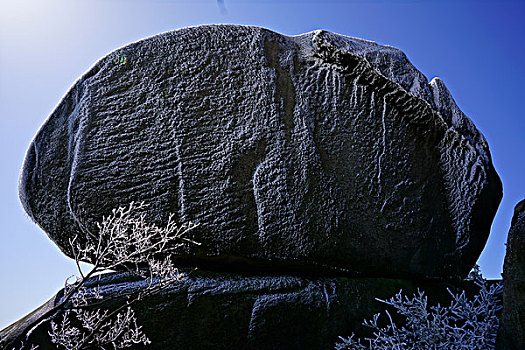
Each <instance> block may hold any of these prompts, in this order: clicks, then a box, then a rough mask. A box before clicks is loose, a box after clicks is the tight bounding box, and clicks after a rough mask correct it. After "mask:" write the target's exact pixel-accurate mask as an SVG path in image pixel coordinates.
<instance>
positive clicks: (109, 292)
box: [0, 271, 476, 350]
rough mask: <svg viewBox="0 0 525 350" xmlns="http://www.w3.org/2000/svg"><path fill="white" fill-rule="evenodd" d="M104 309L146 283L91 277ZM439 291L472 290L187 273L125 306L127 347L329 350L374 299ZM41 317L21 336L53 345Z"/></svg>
mask: <svg viewBox="0 0 525 350" xmlns="http://www.w3.org/2000/svg"><path fill="white" fill-rule="evenodd" d="M95 286H100V290H101V295H102V296H103V297H104V299H103V300H107V302H105V303H104V308H105V309H112V308H115V307H117V306H118V305H122V304H123V303H124V302H125V301H126V297H125V295H126V294H129V293H135V292H139V291H140V290H141V289H143V288H145V286H146V283H145V281H143V280H138V279H137V278H136V277H133V276H131V275H130V274H128V273H108V274H104V275H100V276H97V277H93V278H91V279H90V280H88V282H87V283H86V287H88V290H89V288H93V287H95ZM447 288H449V289H451V290H452V291H454V290H456V289H457V288H461V289H466V290H467V291H469V290H470V291H471V292H473V291H475V289H476V287H475V286H474V285H473V284H472V283H468V282H461V283H459V282H458V283H453V282H437V281H423V282H422V281H417V282H416V281H410V280H401V279H386V278H321V277H294V276H246V275H239V274H231V273H217V272H209V271H193V272H191V273H189V274H188V276H187V277H185V278H184V279H183V280H181V281H180V282H176V283H174V284H172V285H170V286H168V287H165V288H163V289H161V290H160V291H158V292H157V293H155V294H153V295H149V296H147V297H145V298H143V299H142V300H139V301H137V302H135V303H133V306H132V307H133V310H134V311H135V315H136V317H137V320H138V322H137V323H138V324H139V325H141V326H142V327H143V328H142V329H143V331H144V333H145V334H146V335H147V337H148V338H149V339H150V340H151V344H150V345H149V346H147V347H145V346H143V345H137V346H135V347H133V348H134V349H142V348H148V349H172V348H176V349H333V347H334V344H335V343H336V342H337V341H338V336H348V335H350V334H351V333H352V332H355V333H356V334H358V335H365V334H366V332H367V330H366V329H364V327H363V326H362V322H363V320H364V319H365V318H366V319H370V318H371V317H372V316H373V315H374V314H375V313H378V312H380V311H382V310H384V309H385V305H384V304H382V303H380V302H378V301H376V300H375V298H380V299H388V298H390V297H392V296H393V295H394V294H396V293H397V292H399V290H400V289H402V290H403V292H404V293H406V294H409V295H410V294H412V293H415V292H416V291H417V289H420V290H423V291H425V293H426V294H427V295H428V299H429V304H435V303H438V302H439V303H441V304H442V305H443V304H447V303H448V300H449V298H448V296H449V295H448V292H447ZM62 295H63V291H60V292H59V293H57V295H56V296H55V297H54V298H52V299H51V300H49V301H48V302H47V303H46V304H44V305H43V306H41V307H40V308H38V309H36V310H35V311H33V312H32V313H31V314H29V315H28V316H26V317H24V318H23V319H21V320H19V321H17V322H15V323H14V324H12V325H11V326H9V327H7V328H5V329H4V330H2V331H0V339H1V342H2V344H8V343H9V342H10V341H11V340H12V339H14V337H16V336H17V335H19V334H22V333H25V332H27V331H28V329H27V325H28V324H29V322H30V320H31V319H34V318H37V317H38V316H39V315H41V314H43V313H44V312H45V311H46V310H48V309H49V308H52V307H53V306H54V305H56V304H57V303H59V302H60V300H61V297H62ZM49 330H50V325H49V322H47V323H44V324H42V325H40V326H38V327H37V328H35V329H34V330H33V331H32V332H31V335H30V336H29V337H28V339H27V343H28V344H35V345H38V346H39V347H38V349H39V350H44V349H56V345H54V344H52V343H51V340H50V337H49V335H48V331H49ZM3 346H4V345H2V346H1V347H2V348H3Z"/></svg>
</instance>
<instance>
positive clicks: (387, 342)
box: [335, 269, 503, 350]
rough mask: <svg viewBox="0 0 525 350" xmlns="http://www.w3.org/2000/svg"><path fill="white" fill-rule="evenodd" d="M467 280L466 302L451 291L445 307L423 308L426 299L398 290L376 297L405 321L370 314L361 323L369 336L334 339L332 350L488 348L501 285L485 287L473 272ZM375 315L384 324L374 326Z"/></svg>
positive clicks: (492, 338) (492, 339)
mask: <svg viewBox="0 0 525 350" xmlns="http://www.w3.org/2000/svg"><path fill="white" fill-rule="evenodd" d="M471 278H473V279H474V281H475V283H476V284H477V285H478V286H479V287H480V291H479V293H478V294H477V295H475V296H474V297H473V298H472V299H469V298H467V296H466V295H465V291H462V292H461V293H459V294H457V293H452V292H451V291H450V290H448V292H449V294H450V296H451V303H450V305H449V306H447V307H443V306H441V305H439V304H438V305H435V306H428V303H427V297H426V296H425V294H424V293H423V292H421V291H418V292H417V294H414V295H413V296H412V297H411V298H409V297H408V296H403V294H402V291H400V292H399V293H398V294H396V295H395V296H394V297H392V298H390V299H388V300H381V299H376V300H378V301H380V302H382V303H384V304H387V305H389V306H391V307H393V308H394V309H395V310H396V312H397V313H398V314H399V315H401V316H403V318H404V320H405V323H404V324H402V325H397V324H396V323H395V322H394V321H393V320H392V317H391V315H390V313H389V312H388V310H386V311H385V316H381V314H376V315H374V317H373V318H372V319H371V320H365V321H364V323H363V325H364V326H366V327H369V328H371V329H372V330H373V336H372V337H371V338H365V339H363V340H362V339H354V337H355V334H352V335H351V336H350V337H348V338H343V337H340V339H341V341H342V342H341V343H337V344H336V346H335V349H337V350H343V349H357V350H365V349H382V350H383V349H392V350H404V349H421V350H423V349H425V350H426V349H447V350H456V349H463V350H485V349H494V347H495V341H496V333H497V330H498V317H497V312H498V311H499V310H500V309H501V308H502V306H501V302H500V295H501V293H502V290H503V286H502V285H501V283H495V284H491V285H489V284H488V283H487V282H486V281H485V280H483V279H482V277H481V275H480V274H479V269H478V270H475V271H473V273H471ZM380 317H382V319H383V320H384V318H385V317H386V318H387V320H386V326H381V325H379V324H378V323H379V320H380Z"/></svg>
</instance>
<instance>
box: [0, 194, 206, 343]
mask: <svg viewBox="0 0 525 350" xmlns="http://www.w3.org/2000/svg"><path fill="white" fill-rule="evenodd" d="M146 206H147V205H146V204H144V203H139V204H135V203H131V204H130V205H129V206H128V207H121V208H118V209H114V210H113V212H112V214H111V215H109V216H107V217H105V218H103V220H102V222H101V223H99V224H97V226H98V232H97V234H93V233H91V232H88V231H87V232H85V233H86V241H85V242H83V243H80V242H79V240H78V238H77V237H75V238H74V239H71V240H70V246H71V249H72V252H73V255H74V258H75V262H76V264H77V268H78V271H79V274H80V276H79V277H76V278H75V279H74V281H73V282H71V283H70V280H71V278H69V279H67V280H66V283H65V286H64V290H63V297H62V298H61V301H60V303H58V304H57V305H56V306H54V307H53V308H52V309H51V310H49V311H47V312H45V313H44V314H43V315H42V316H40V317H39V318H38V319H37V320H36V321H34V322H32V324H31V325H29V327H28V329H29V331H28V332H26V333H25V334H23V335H20V336H19V337H17V338H16V339H14V340H12V341H11V342H10V343H9V344H7V346H6V347H5V349H15V346H16V345H17V344H18V345H19V349H36V348H37V346H35V345H24V344H26V343H27V339H28V337H29V335H30V334H31V333H32V332H33V331H34V330H35V329H36V328H37V327H38V326H40V325H42V324H43V323H45V322H49V323H50V327H51V331H50V332H49V335H50V337H51V341H52V342H53V343H54V344H56V346H57V348H59V349H62V348H64V349H67V350H77V349H87V348H107V347H108V346H110V347H111V348H112V349H123V348H127V347H131V346H133V345H134V344H144V345H147V344H149V343H151V341H150V340H149V339H148V337H147V336H146V335H145V334H144V333H143V332H142V329H141V326H139V325H137V319H136V317H135V313H134V311H133V309H132V308H131V305H132V304H133V303H135V302H137V301H139V300H141V299H143V298H144V297H146V296H148V295H151V294H153V293H155V292H157V291H158V290H160V289H161V288H163V287H165V286H167V285H169V284H171V283H173V282H175V281H180V280H181V279H183V278H184V277H185V275H184V274H183V273H180V272H179V271H178V269H177V268H176V267H175V266H174V265H173V264H172V262H171V259H170V257H169V255H168V253H169V252H172V251H176V250H178V249H181V248H182V247H184V246H186V245H187V244H188V243H191V244H198V243H197V242H194V241H193V240H191V239H189V238H187V237H186V234H187V233H188V232H189V231H190V230H192V229H194V228H195V227H196V226H197V225H194V224H192V223H189V224H187V225H182V226H178V225H176V224H175V222H174V221H173V216H172V215H171V216H170V217H169V219H168V223H167V224H166V226H164V227H158V226H156V225H154V224H150V223H147V221H146V216H145V213H143V209H144V208H145V207H146ZM138 213H140V214H138ZM81 261H84V262H89V263H91V265H92V267H91V268H90V270H89V271H88V272H87V273H84V271H83V270H82V268H81V266H80V262H81ZM122 268H126V269H127V270H128V271H130V272H131V273H133V274H136V275H138V276H140V277H142V278H144V279H145V281H146V287H145V288H143V289H141V291H140V292H137V293H134V294H129V295H125V297H126V298H127V300H126V302H125V303H123V304H122V305H120V306H119V307H117V308H115V309H112V310H108V309H102V308H94V306H99V305H103V304H104V303H106V302H108V301H110V300H111V298H104V295H103V293H102V291H101V289H100V288H99V287H94V288H89V289H88V288H86V287H85V283H86V281H87V280H88V279H89V278H91V277H93V276H94V275H96V274H98V273H101V272H103V271H107V270H110V271H115V270H116V269H122ZM58 318H59V320H57V319H58ZM2 345H3V344H2Z"/></svg>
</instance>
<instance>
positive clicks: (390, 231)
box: [20, 25, 502, 277]
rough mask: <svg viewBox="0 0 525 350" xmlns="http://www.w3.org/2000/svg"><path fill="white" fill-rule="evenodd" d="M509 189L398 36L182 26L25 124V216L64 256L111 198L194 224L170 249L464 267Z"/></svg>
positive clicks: (248, 262) (310, 264)
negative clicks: (43, 117)
mask: <svg viewBox="0 0 525 350" xmlns="http://www.w3.org/2000/svg"><path fill="white" fill-rule="evenodd" d="M501 196H502V188H501V182H500V180H499V177H498V175H497V174H496V172H495V170H494V168H493V166H492V162H491V157H490V153H489V149H488V145H487V142H486V141H485V138H484V137H483V135H482V134H481V133H480V132H479V131H478V130H477V129H476V128H475V126H474V125H473V123H472V122H471V121H470V120H469V119H468V118H467V117H466V116H465V115H464V114H463V113H462V112H461V111H460V109H459V108H458V107H457V105H456V104H455V102H454V100H453V99H452V97H451V95H450V93H449V92H448V90H447V89H446V87H445V85H444V84H443V82H442V81H441V80H439V79H434V80H432V81H431V82H430V83H429V82H428V80H427V79H426V78H425V77H424V76H423V74H421V73H420V72H419V71H418V70H417V69H416V68H415V67H414V66H413V65H412V64H411V63H410V62H409V61H408V59H407V58H406V56H405V55H404V54H403V53H402V52H401V51H399V50H397V49H395V48H392V47H389V46H381V45H378V44H376V43H373V42H369V41H364V40H360V39H354V38H350V37H346V36H342V35H337V34H333V33H329V32H326V31H322V30H319V31H314V32H311V33H306V34H303V35H299V36H285V35H281V34H278V33H275V32H272V31H270V30H267V29H263V28H259V27H249V26H235V25H208V26H199V27H191V28H184V29H180V30H176V31H172V32H167V33H163V34H160V35H156V36H153V37H151V38H147V39H144V40H141V41H138V42H135V43H132V44H130V45H128V46H125V47H122V48H120V49H118V50H116V51H115V52H113V53H111V54H109V55H108V56H106V57H104V58H102V59H101V60H100V61H98V62H97V63H95V65H94V66H93V67H92V68H91V69H89V71H88V72H87V73H85V74H84V75H83V76H82V77H81V78H80V79H78V80H77V81H76V82H75V84H74V85H73V87H72V88H71V89H70V90H69V91H68V92H67V94H66V95H65V96H64V98H63V99H62V101H61V102H60V103H59V104H58V106H57V107H56V109H55V110H54V111H53V112H52V114H51V115H50V117H49V118H48V119H47V121H46V122H45V123H44V124H43V126H42V127H41V129H40V131H39V132H38V134H37V135H36V136H35V138H34V140H33V142H32V144H31V145H30V147H29V150H28V152H27V155H26V159H25V163H24V166H23V170H22V174H21V179H20V199H21V201H22V203H23V206H24V208H25V210H26V211H27V213H28V214H29V215H30V217H31V218H32V219H33V220H34V221H35V222H36V223H37V224H38V225H39V226H40V227H41V228H42V229H43V230H44V231H45V232H46V233H47V234H48V235H49V237H50V238H51V239H52V240H53V241H54V242H55V243H56V244H57V245H58V246H59V247H60V249H61V250H62V251H63V252H64V253H66V254H67V255H69V256H71V255H72V253H71V250H70V247H69V240H70V239H71V238H72V237H73V236H78V239H79V240H82V239H83V237H85V234H86V231H90V232H95V228H96V226H95V223H96V222H97V221H100V220H101V218H102V217H103V216H104V215H107V214H109V213H110V211H111V209H113V208H115V207H118V206H123V205H127V204H128V203H129V202H131V201H145V202H146V203H148V204H149V209H148V210H149V212H148V214H149V219H150V220H152V221H154V222H157V223H162V222H165V221H166V220H167V217H168V215H169V214H170V213H174V214H175V215H176V218H177V220H178V221H179V222H188V221H193V222H197V223H199V224H200V226H199V228H198V229H197V230H194V231H193V236H192V237H191V238H193V239H194V240H196V241H198V242H200V243H201V245H200V246H198V247H197V246H194V247H192V248H189V249H188V250H186V251H184V252H180V253H179V254H178V255H177V257H178V258H179V260H180V261H179V263H180V264H189V265H197V266H202V265H203V264H208V265H216V266H229V265H243V266H248V269H253V270H255V269H261V268H272V269H277V270H281V271H282V270H286V269H289V268H296V269H299V270H303V271H319V270H324V271H335V272H337V273H347V274H353V275H366V276H391V277H396V276H424V277H447V276H465V275H466V274H467V273H468V271H470V269H471V268H472V266H473V265H474V263H475V261H476V260H477V258H478V256H479V254H480V252H481V250H482V249H483V247H484V245H485V242H486V239H487V237H488V234H489V230H490V226H491V223H492V219H493V217H494V214H495V212H496V209H497V207H498V205H499V202H500V200H501Z"/></svg>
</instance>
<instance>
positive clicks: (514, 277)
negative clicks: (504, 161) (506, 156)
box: [497, 199, 525, 350]
mask: <svg viewBox="0 0 525 350" xmlns="http://www.w3.org/2000/svg"><path fill="white" fill-rule="evenodd" d="M524 254H525V199H524V200H522V201H521V202H519V203H518V204H517V205H516V207H515V208H514V216H513V217H512V223H511V227H510V230H509V236H508V238H507V254H506V255H505V263H504V265H503V312H502V314H501V323H500V330H499V333H498V344H497V348H498V349H504V350H519V349H525V255H524Z"/></svg>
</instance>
